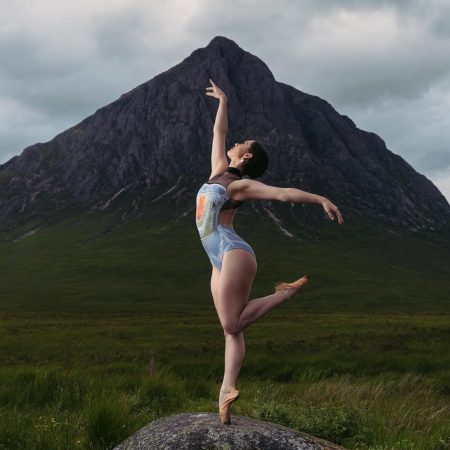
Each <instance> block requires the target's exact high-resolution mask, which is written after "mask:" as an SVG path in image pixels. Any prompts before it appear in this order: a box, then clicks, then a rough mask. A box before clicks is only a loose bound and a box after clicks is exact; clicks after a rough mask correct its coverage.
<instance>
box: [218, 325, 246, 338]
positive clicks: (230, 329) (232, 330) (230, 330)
mask: <svg viewBox="0 0 450 450" xmlns="http://www.w3.org/2000/svg"><path fill="white" fill-rule="evenodd" d="M222 327H223V334H224V336H225V337H227V335H229V334H239V333H240V332H241V331H242V327H241V325H240V323H239V322H236V321H226V322H224V323H223V324H222Z"/></svg>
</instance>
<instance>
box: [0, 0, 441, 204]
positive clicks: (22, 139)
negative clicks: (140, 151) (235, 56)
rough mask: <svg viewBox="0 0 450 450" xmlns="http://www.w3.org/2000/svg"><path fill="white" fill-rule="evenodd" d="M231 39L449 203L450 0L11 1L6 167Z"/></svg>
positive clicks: (2, 13) (3, 105)
mask: <svg viewBox="0 0 450 450" xmlns="http://www.w3.org/2000/svg"><path fill="white" fill-rule="evenodd" d="M218 35H220V36H226V37H228V38H230V39H232V40H234V41H235V42H236V43H237V44H238V45H239V46H240V47H242V48H243V49H244V50H246V51H249V52H250V53H252V54H254V55H256V56H258V57H259V58H261V59H262V60H263V61H264V62H265V63H266V64H267V65H268V66H269V68H270V69H271V70H272V72H273V74H274V76H275V78H276V79H277V80H278V81H282V82H284V83H287V84H290V85H292V86H294V87H296V88H297V89H299V90H301V91H303V92H306V93H309V94H314V95H318V96H319V97H321V98H323V99H325V100H327V101H328V102H329V103H331V104H332V105H333V106H334V108H335V109H336V110H337V111H338V112H339V113H341V114H347V115H348V116H350V117H351V118H352V119H353V121H354V122H355V123H356V125H357V126H358V127H359V128H361V129H364V130H368V131H373V132H375V133H377V134H378V135H379V136H381V137H382V138H383V139H384V141H385V142H386V145H387V147H388V148H389V149H390V150H391V151H393V152H394V153H397V154H399V155H401V156H402V157H403V158H404V159H405V160H406V161H408V163H409V164H411V165H412V166H413V167H414V168H415V169H416V170H417V171H418V172H420V173H422V174H424V175H425V176H426V177H427V178H429V179H430V180H432V181H433V182H434V184H435V185H436V186H437V187H438V188H439V189H440V191H441V192H442V193H443V194H444V195H445V196H446V197H447V199H448V200H449V201H450V57H449V55H450V2H449V1H447V0H397V1H393V0H359V1H358V0H339V1H337V0H335V1H332V0H277V1H276V2H274V1H273V0H239V1H237V0H217V1H214V0H209V1H206V0H165V1H164V2H163V1H156V0H147V1H144V0H95V1H92V0H0V163H3V162H6V161H7V160H8V159H10V158H11V157H12V156H14V155H18V154H20V153H21V152H22V150H23V149H24V148H25V147H26V146H28V145H31V144H33V143H35V142H46V141H48V140H50V139H52V138H53V137H54V136H55V135H56V134H58V133H59V132H61V131H63V130H65V129H66V128H68V127H70V126H72V125H74V124H76V123H78V122H80V121H81V120H82V119H84V118H85V117H86V116H88V115H90V114H92V113H93V112H95V111H96V110H97V109H98V108H100V107H102V106H104V105H106V104H108V103H110V102H112V101H114V100H115V99H116V98H118V97H119V96H120V95H121V94H123V93H124V92H128V91H130V90H131V89H133V88H134V87H135V86H137V85H138V84H141V83H143V82H145V81H147V80H149V79H151V78H153V77H154V76H155V75H157V74H159V73H160V72H162V71H165V70H167V69H168V68H170V67H172V66H174V65H176V64H177V63H179V62H180V61H181V60H183V59H184V58H185V57H187V56H189V54H190V53H192V51H194V50H195V49H197V48H199V47H205V46H206V45H207V44H208V43H209V41H210V40H211V39H212V38H213V37H215V36H218Z"/></svg>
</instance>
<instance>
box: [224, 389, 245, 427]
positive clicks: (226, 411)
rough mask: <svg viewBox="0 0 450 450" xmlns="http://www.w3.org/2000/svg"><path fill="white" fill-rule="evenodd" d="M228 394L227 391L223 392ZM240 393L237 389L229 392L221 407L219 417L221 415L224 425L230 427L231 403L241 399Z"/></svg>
mask: <svg viewBox="0 0 450 450" xmlns="http://www.w3.org/2000/svg"><path fill="white" fill-rule="evenodd" d="M221 392H226V391H221ZM239 395H240V394H239V391H238V390H237V389H233V390H231V391H229V392H228V395H227V396H226V397H225V400H224V402H223V403H222V405H220V406H219V415H220V421H221V422H222V423H223V424H224V425H229V424H230V423H231V413H230V407H231V403H233V402H234V401H235V400H237V399H238V398H239Z"/></svg>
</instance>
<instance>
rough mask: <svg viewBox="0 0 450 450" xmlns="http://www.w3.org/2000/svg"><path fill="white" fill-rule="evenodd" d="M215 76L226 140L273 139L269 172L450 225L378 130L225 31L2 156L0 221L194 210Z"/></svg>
mask: <svg viewBox="0 0 450 450" xmlns="http://www.w3.org/2000/svg"><path fill="white" fill-rule="evenodd" d="M210 78H211V79H212V80H214V81H215V82H216V83H217V84H218V85H219V86H220V87H221V88H222V89H223V90H224V92H225V93H226V95H227V97H228V99H229V102H228V111H229V120H228V121H229V130H228V136H227V142H226V146H227V147H228V148H229V146H231V145H232V144H233V143H234V142H237V141H242V140H245V139H255V140H258V141H259V142H260V143H261V144H262V145H263V146H264V147H265V148H266V150H267V152H268V154H269V159H270V164H269V171H268V173H267V174H266V175H265V176H264V179H263V181H265V182H267V183H269V184H273V185H277V186H293V187H298V188H299V189H302V190H305V191H308V192H315V193H317V194H320V195H324V196H326V197H328V198H330V200H332V201H333V202H334V203H336V204H337V205H339V207H340V210H341V211H342V213H343V214H344V216H345V218H346V219H347V221H352V220H354V219H356V218H357V217H358V215H359V216H362V217H364V218H369V219H372V220H373V221H374V222H376V223H383V224H386V225H389V226H394V227H395V226H399V227H404V228H405V229H411V230H421V229H430V230H433V229H434V230H437V229H442V230H444V229H445V230H448V229H449V228H450V206H449V204H448V202H447V201H446V199H445V197H443V196H442V194H441V193H440V192H439V190H438V189H437V188H436V187H435V186H434V185H433V184H432V183H431V182H430V181H429V180H428V179H426V178H425V177H424V176H422V175H420V174H418V173H417V172H416V171H415V170H414V169H413V168H412V167H411V166H409V165H408V164H407V163H406V161H404V160H403V159H402V158H400V157H399V156H397V155H395V154H394V153H392V152H391V151H389V150H388V149H387V148H386V145H385V143H384V141H383V140H382V139H381V138H380V137H378V136H377V135H376V134H374V133H370V132H366V131H363V130H360V129H358V128H357V127H356V126H355V124H354V122H353V121H352V120H351V119H350V118H349V117H347V116H344V115H340V114H339V113H338V112H337V111H336V110H335V109H334V108H333V107H332V105H330V104H329V103H328V102H326V101H325V100H323V99H321V98H320V97H317V96H313V95H309V94H306V93H304V92H300V91H299V90H297V89H295V88H293V87H291V86H289V85H286V84H284V83H280V82H277V81H276V80H275V79H274V77H273V75H272V73H271V71H270V70H269V68H268V67H267V65H266V64H265V63H264V62H263V61H261V60H260V59H259V58H258V57H256V56H254V55H252V54H251V53H249V52H247V51H245V50H243V49H242V48H240V47H239V46H238V45H237V44H236V43H235V42H234V41H232V40H231V39H228V38H226V37H223V36H216V37H215V38H213V39H212V40H211V41H210V42H209V44H208V45H207V46H206V47H203V48H199V49H197V50H195V51H194V52H192V53H191V55H189V56H188V57H187V58H185V59H184V60H183V61H182V62H181V63H179V64H177V65H176V66H174V67H172V68H170V69H169V70H167V71H165V72H163V73H161V74H159V75H157V76H155V77H154V78H153V79H151V80H149V81H147V82H145V83H143V84H141V85H139V86H137V87H136V88H134V89H132V90H131V91H129V92H127V93H125V94H123V95H122V96H121V97H120V98H119V99H117V100H116V101H114V102H112V103H111V104H109V105H106V106H104V107H102V108H100V109H98V110H97V111H96V112H95V113H94V114H92V115H91V116H89V117H87V118H86V119H84V120H83V121H82V122H80V123H78V124H76V125H75V126H73V127H71V128H69V129H67V130H65V131H63V132H61V133H59V134H58V135H57V136H55V138H54V139H52V140H51V141H50V142H46V143H39V144H34V145H31V146H29V147H27V148H26V149H25V150H24V151H23V152H22V154H21V155H19V156H15V157H14V158H12V159H11V160H9V161H8V162H6V163H5V164H3V165H1V166H0V227H1V226H2V225H5V226H9V227H14V226H17V225H18V224H20V223H24V222H26V221H28V220H30V219H33V218H39V217H42V216H51V215H52V214H54V213H55V211H59V210H62V209H64V208H66V207H68V206H72V205H76V206H77V207H80V205H81V208H91V209H94V210H100V211H103V210H104V209H114V208H117V210H118V211H120V214H121V216H120V217H121V218H123V217H128V216H130V215H132V216H138V217H141V216H142V215H144V216H146V217H148V216H151V217H154V216H155V211H156V209H155V208H157V209H158V211H161V210H164V211H166V213H167V217H171V214H172V216H173V217H177V212H176V211H175V210H176V209H178V211H183V213H184V214H187V213H188V212H189V211H190V210H192V208H193V203H194V202H195V194H196V189H198V186H199V184H201V183H202V182H203V181H204V180H205V179H207V177H208V176H209V174H210V150H211V140H212V128H213V124H214V118H215V115H216V111H217V100H216V99H214V98H211V97H209V96H206V95H205V88H206V87H207V86H209V79H210ZM259 204H260V203H256V205H255V208H260V209H259V211H260V212H261V213H263V214H269V212H267V211H269V209H268V208H270V214H269V217H271V218H272V219H273V217H276V216H277V217H280V218H282V219H286V220H304V219H306V220H308V215H309V216H310V217H319V219H320V214H318V213H317V210H316V209H315V210H314V211H312V210H310V209H308V206H306V205H292V207H290V208H289V209H286V208H284V206H283V205H281V206H280V207H279V206H275V204H274V205H265V206H264V205H262V204H261V205H262V206H261V207H259V206H257V205H259ZM277 205H278V204H277ZM277 208H279V209H277ZM283 208H284V209H283ZM274 211H275V212H276V215H275V212H274ZM283 211H284V212H285V213H286V214H285V215H284V216H282V214H283ZM167 217H166V218H167ZM173 217H171V218H173ZM280 220H281V219H280Z"/></svg>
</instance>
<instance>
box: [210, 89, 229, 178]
mask: <svg viewBox="0 0 450 450" xmlns="http://www.w3.org/2000/svg"><path fill="white" fill-rule="evenodd" d="M209 81H210V82H211V85H212V87H207V88H206V90H207V91H208V92H206V95H210V96H212V97H215V98H218V99H219V107H218V109H217V114H216V121H215V123H214V129H213V141H212V149H211V176H210V178H212V177H213V176H215V175H218V174H219V173H222V172H224V171H225V170H226V168H227V167H228V161H227V158H226V156H225V138H226V136H227V131H228V118H227V106H228V99H227V97H226V95H225V94H224V93H223V92H222V91H221V90H220V89H219V87H218V86H217V85H216V84H215V83H214V82H213V81H212V80H209Z"/></svg>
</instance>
